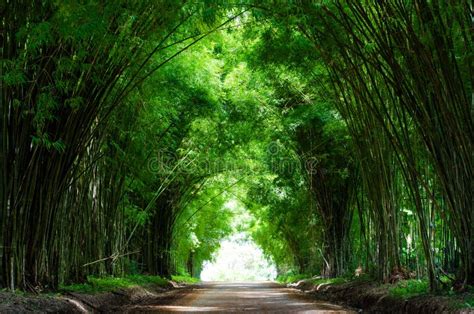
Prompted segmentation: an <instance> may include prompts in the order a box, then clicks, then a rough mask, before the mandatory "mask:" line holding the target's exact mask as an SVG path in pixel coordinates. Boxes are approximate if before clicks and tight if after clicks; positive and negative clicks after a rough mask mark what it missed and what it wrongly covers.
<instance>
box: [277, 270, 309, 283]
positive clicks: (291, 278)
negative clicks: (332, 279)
mask: <svg viewBox="0 0 474 314" xmlns="http://www.w3.org/2000/svg"><path fill="white" fill-rule="evenodd" d="M308 278H311V275H309V274H295V273H291V272H289V273H286V274H282V275H278V276H277V278H276V281H277V282H280V283H283V284H288V283H295V282H298V281H300V280H304V279H308Z"/></svg>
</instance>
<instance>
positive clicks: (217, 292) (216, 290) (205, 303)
mask: <svg viewBox="0 0 474 314" xmlns="http://www.w3.org/2000/svg"><path fill="white" fill-rule="evenodd" d="M127 312H129V313H136V312H155V313H175V312H178V313H228V312H234V313H235V312H250V313H251V312H253V313H354V312H353V311H350V310H347V309H344V308H343V307H341V306H338V305H334V304H330V303H326V302H322V301H316V300H313V299H311V297H309V296H305V295H304V294H302V293H300V292H297V291H296V290H294V289H289V288H286V287H283V286H281V285H278V284H275V283H271V282H258V283H217V282H209V283H203V284H201V285H199V286H196V288H194V289H190V290H187V291H184V292H183V293H181V294H180V295H179V296H178V297H175V298H170V299H169V300H165V301H164V302H163V301H162V302H159V304H150V303H148V304H146V305H135V306H133V307H131V308H128V309H127Z"/></svg>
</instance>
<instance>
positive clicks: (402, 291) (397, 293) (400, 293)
mask: <svg viewBox="0 0 474 314" xmlns="http://www.w3.org/2000/svg"><path fill="white" fill-rule="evenodd" d="M428 289H429V283H428V281H427V280H419V279H409V280H401V281H399V282H397V283H396V284H394V285H393V286H392V287H390V288H389V289H388V291H389V293H390V295H392V296H394V297H399V298H410V297H414V296H418V295H421V294H426V293H427V292H428Z"/></svg>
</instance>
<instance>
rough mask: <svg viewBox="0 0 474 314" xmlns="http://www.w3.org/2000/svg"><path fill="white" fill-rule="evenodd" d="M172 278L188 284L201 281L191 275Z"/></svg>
mask: <svg viewBox="0 0 474 314" xmlns="http://www.w3.org/2000/svg"><path fill="white" fill-rule="evenodd" d="M171 279H173V280H174V281H176V282H178V283H187V284H194V283H198V282H199V279H198V278H194V277H191V276H178V275H176V276H171Z"/></svg>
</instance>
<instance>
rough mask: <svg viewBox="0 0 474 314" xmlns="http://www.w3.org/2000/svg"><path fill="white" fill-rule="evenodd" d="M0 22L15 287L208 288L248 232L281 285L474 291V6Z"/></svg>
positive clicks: (88, 5) (19, 16)
mask: <svg viewBox="0 0 474 314" xmlns="http://www.w3.org/2000/svg"><path fill="white" fill-rule="evenodd" d="M0 11H1V12H2V15H1V38H2V45H1V57H0V58H1V65H2V66H1V73H0V79H1V80H0V82H1V102H0V111H1V119H2V122H1V128H0V130H1V131H0V132H1V136H0V147H1V155H0V157H1V159H0V167H1V169H2V170H1V179H0V204H1V209H0V241H1V244H0V258H1V259H0V268H1V273H0V285H1V286H2V287H5V288H9V289H11V290H15V289H17V288H20V289H24V290H36V291H39V290H42V289H57V288H59V287H60V286H61V285H64V284H69V283H74V282H81V281H84V280H85V279H86V278H87V276H90V275H94V276H119V275H124V274H132V273H144V274H154V275H160V276H164V277H169V276H171V275H172V274H184V273H186V274H189V275H192V276H196V277H199V274H200V271H201V269H202V265H203V262H204V261H206V260H210V259H212V256H213V253H214V252H216V250H217V249H218V248H219V242H220V241H221V240H222V239H224V238H225V237H227V236H228V235H230V234H231V233H233V232H236V231H242V230H243V231H245V232H246V233H247V234H248V236H249V237H250V238H252V239H253V240H254V241H255V242H256V243H257V244H258V245H259V246H260V247H261V248H262V249H263V251H264V252H265V254H266V255H267V257H268V258H269V259H271V260H272V261H273V262H274V263H275V264H276V266H277V269H278V272H279V273H281V274H284V273H288V272H299V273H307V274H321V275H323V276H327V277H334V276H343V275H347V274H353V273H354V271H355V270H356V269H362V270H363V272H364V273H367V274H368V275H370V276H371V277H372V278H373V279H375V280H379V281H381V282H393V281H396V280H399V279H400V278H411V277H418V278H426V279H427V280H428V281H429V283H430V289H431V290H432V291H438V290H440V289H444V288H452V289H456V290H464V289H466V287H467V286H469V285H473V284H474V243H473V234H474V208H473V205H474V199H473V198H474V196H473V191H474V186H473V180H472V178H473V166H474V143H473V141H474V124H473V115H474V100H473V99H474V96H473V95H474V93H473V40H474V38H473V36H472V34H473V22H472V21H473V17H472V14H473V13H472V4H471V3H470V2H469V1H441V2H438V1H427V0H410V1H395V0H394V1H384V2H373V1H362V2H360V1H342V0H335V1H295V2H291V3H283V2H282V3H269V2H265V1H264V2H262V1H256V2H252V1H243V2H236V3H232V4H231V3H219V2H217V3H216V2H212V1H203V2H200V3H199V2H197V3H192V2H187V1H140V0H136V1H135V0H134V1H108V2H104V1H96V0H91V1H84V2H82V1H81V2H77V1H59V2H58V1H23V0H21V1H20V0H18V1H10V0H3V1H2V3H1V5H0ZM229 200H233V201H236V202H237V203H239V206H240V207H242V208H244V211H245V212H246V214H245V215H242V212H240V211H235V210H232V209H231V208H229V206H227V205H226V204H227V202H229ZM244 216H245V218H243V217H244ZM236 221H237V223H236Z"/></svg>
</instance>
